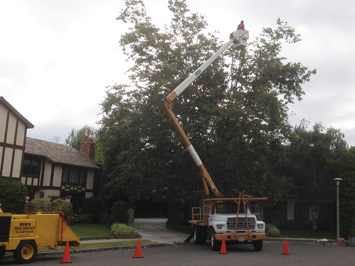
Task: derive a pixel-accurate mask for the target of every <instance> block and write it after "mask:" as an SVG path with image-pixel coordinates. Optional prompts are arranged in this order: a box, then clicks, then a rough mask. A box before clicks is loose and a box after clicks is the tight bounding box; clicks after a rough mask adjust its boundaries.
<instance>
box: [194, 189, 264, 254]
mask: <svg viewBox="0 0 355 266" xmlns="http://www.w3.org/2000/svg"><path fill="white" fill-rule="evenodd" d="M256 200H265V198H252V197H249V196H246V195H244V194H243V193H240V196H239V198H215V199H205V200H204V201H203V213H201V208H200V207H195V208H193V210H192V220H190V221H189V223H190V224H192V225H193V229H194V232H193V239H194V242H195V244H204V243H206V239H208V240H210V241H211V248H212V249H213V250H219V248H220V245H221V243H222V240H223V238H224V240H225V241H226V242H229V243H232V244H253V245H254V249H255V250H256V251H261V250H262V247H263V239H264V238H265V223H264V222H263V221H258V219H257V217H256V215H255V214H253V213H252V212H251V211H250V207H249V206H250V202H251V201H256Z"/></svg>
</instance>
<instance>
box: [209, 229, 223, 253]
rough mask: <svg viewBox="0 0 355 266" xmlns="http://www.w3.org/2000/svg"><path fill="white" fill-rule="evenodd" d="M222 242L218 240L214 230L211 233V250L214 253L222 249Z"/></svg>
mask: <svg viewBox="0 0 355 266" xmlns="http://www.w3.org/2000/svg"><path fill="white" fill-rule="evenodd" d="M220 246H221V245H220V241H218V240H216V233H215V232H214V230H213V229H212V232H211V248H212V250H214V251H218V250H219V249H220Z"/></svg>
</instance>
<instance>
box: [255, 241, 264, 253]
mask: <svg viewBox="0 0 355 266" xmlns="http://www.w3.org/2000/svg"><path fill="white" fill-rule="evenodd" d="M253 246H254V249H255V251H261V250H262V249H263V241H262V240H255V241H253Z"/></svg>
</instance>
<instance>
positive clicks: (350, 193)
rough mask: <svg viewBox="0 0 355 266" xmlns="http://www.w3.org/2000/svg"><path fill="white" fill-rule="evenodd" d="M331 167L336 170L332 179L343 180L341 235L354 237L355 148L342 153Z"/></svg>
mask: <svg viewBox="0 0 355 266" xmlns="http://www.w3.org/2000/svg"><path fill="white" fill-rule="evenodd" d="M332 166H333V169H336V172H335V174H336V175H334V177H339V178H342V179H343V180H342V181H341V182H340V189H339V191H340V193H339V194H340V196H339V199H340V205H339V206H340V207H339V209H340V230H341V235H342V236H344V237H349V236H355V193H354V191H355V147H351V148H350V149H349V150H346V151H344V152H343V153H342V155H341V157H340V158H338V159H337V160H335V161H333V165H332ZM333 188H334V185H333Z"/></svg>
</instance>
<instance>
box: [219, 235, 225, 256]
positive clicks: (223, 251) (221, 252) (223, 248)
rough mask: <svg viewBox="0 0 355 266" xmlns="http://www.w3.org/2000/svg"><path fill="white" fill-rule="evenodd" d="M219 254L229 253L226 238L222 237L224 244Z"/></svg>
mask: <svg viewBox="0 0 355 266" xmlns="http://www.w3.org/2000/svg"><path fill="white" fill-rule="evenodd" d="M219 254H227V248H226V240H225V239H224V237H223V239H222V246H221V250H220V251H219Z"/></svg>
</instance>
